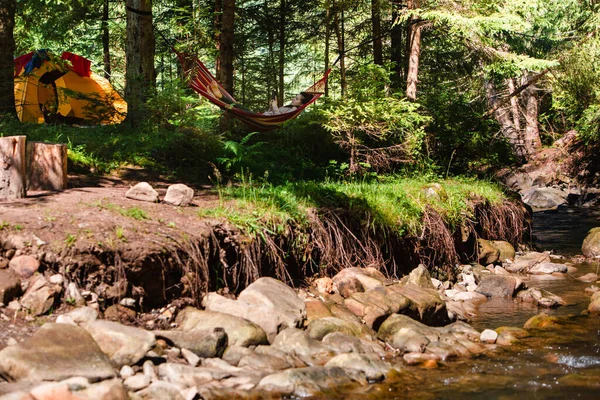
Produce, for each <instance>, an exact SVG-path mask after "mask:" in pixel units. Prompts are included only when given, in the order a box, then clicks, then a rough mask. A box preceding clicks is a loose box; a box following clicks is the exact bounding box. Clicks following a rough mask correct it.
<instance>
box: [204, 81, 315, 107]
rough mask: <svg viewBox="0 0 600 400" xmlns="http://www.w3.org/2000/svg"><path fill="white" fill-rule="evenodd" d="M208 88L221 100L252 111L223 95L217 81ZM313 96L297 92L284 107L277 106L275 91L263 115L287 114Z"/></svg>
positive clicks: (232, 105)
mask: <svg viewBox="0 0 600 400" xmlns="http://www.w3.org/2000/svg"><path fill="white" fill-rule="evenodd" d="M207 89H208V92H209V93H210V94H211V95H213V96H214V97H215V98H217V99H219V100H221V101H222V102H224V103H227V104H229V105H231V107H235V108H239V109H240V110H244V111H248V112H252V111H250V110H249V109H248V108H246V107H244V106H243V105H241V104H239V103H234V102H233V101H231V99H229V98H228V97H226V96H223V93H222V92H221V89H220V88H219V85H218V84H217V82H211V84H210V85H209V86H207ZM312 98H313V94H311V93H307V92H301V93H299V94H297V95H296V97H294V99H293V100H292V102H291V103H290V104H288V105H285V106H283V107H277V95H275V93H274V94H273V97H272V99H271V101H270V102H269V109H268V110H267V111H265V112H263V113H262V115H279V114H285V113H288V112H292V111H294V110H296V109H297V108H298V107H300V106H302V105H303V104H306V103H308V102H309V101H311V100H312Z"/></svg>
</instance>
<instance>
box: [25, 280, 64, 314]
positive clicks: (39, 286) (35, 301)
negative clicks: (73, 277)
mask: <svg viewBox="0 0 600 400" xmlns="http://www.w3.org/2000/svg"><path fill="white" fill-rule="evenodd" d="M61 289H62V288H61V287H60V286H57V285H53V284H51V283H50V282H48V281H47V280H46V278H44V276H43V275H38V276H36V277H34V278H33V282H32V283H31V284H30V285H29V288H27V291H26V292H25V294H24V295H23V297H22V298H21V305H22V306H23V307H25V308H26V309H28V310H29V312H30V313H31V314H33V315H42V314H45V313H47V312H48V311H50V309H51V308H52V307H53V306H54V303H55V302H56V299H57V297H58V295H59V294H60V292H61Z"/></svg>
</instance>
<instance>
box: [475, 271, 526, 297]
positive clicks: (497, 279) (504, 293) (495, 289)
mask: <svg viewBox="0 0 600 400" xmlns="http://www.w3.org/2000/svg"><path fill="white" fill-rule="evenodd" d="M516 285H517V280H516V279H515V278H514V277H512V276H508V275H488V276H485V277H483V278H482V280H481V282H479V286H477V289H475V291H476V292H477V293H481V294H483V295H485V296H487V297H512V296H513V293H514V292H515V287H516Z"/></svg>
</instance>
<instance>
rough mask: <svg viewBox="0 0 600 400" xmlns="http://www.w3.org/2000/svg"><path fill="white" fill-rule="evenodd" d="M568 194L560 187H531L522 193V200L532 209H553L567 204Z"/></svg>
mask: <svg viewBox="0 0 600 400" xmlns="http://www.w3.org/2000/svg"><path fill="white" fill-rule="evenodd" d="M567 196H568V194H567V193H566V192H564V191H562V190H560V189H556V188H550V187H532V188H530V189H527V190H525V191H524V192H523V193H522V198H523V202H525V203H527V204H528V205H530V206H531V208H533V210H534V211H542V210H555V209H556V208H558V206H561V205H564V204H567Z"/></svg>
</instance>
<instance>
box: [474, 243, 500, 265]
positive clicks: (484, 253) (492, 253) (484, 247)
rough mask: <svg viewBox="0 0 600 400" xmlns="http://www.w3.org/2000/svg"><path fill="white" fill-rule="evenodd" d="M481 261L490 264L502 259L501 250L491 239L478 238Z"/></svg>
mask: <svg viewBox="0 0 600 400" xmlns="http://www.w3.org/2000/svg"><path fill="white" fill-rule="evenodd" d="M477 249H478V254H479V262H480V263H482V264H484V265H488V264H492V263H495V262H496V261H498V260H499V259H500V250H498V249H497V248H496V246H494V245H493V243H492V242H491V241H489V240H485V239H477Z"/></svg>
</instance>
